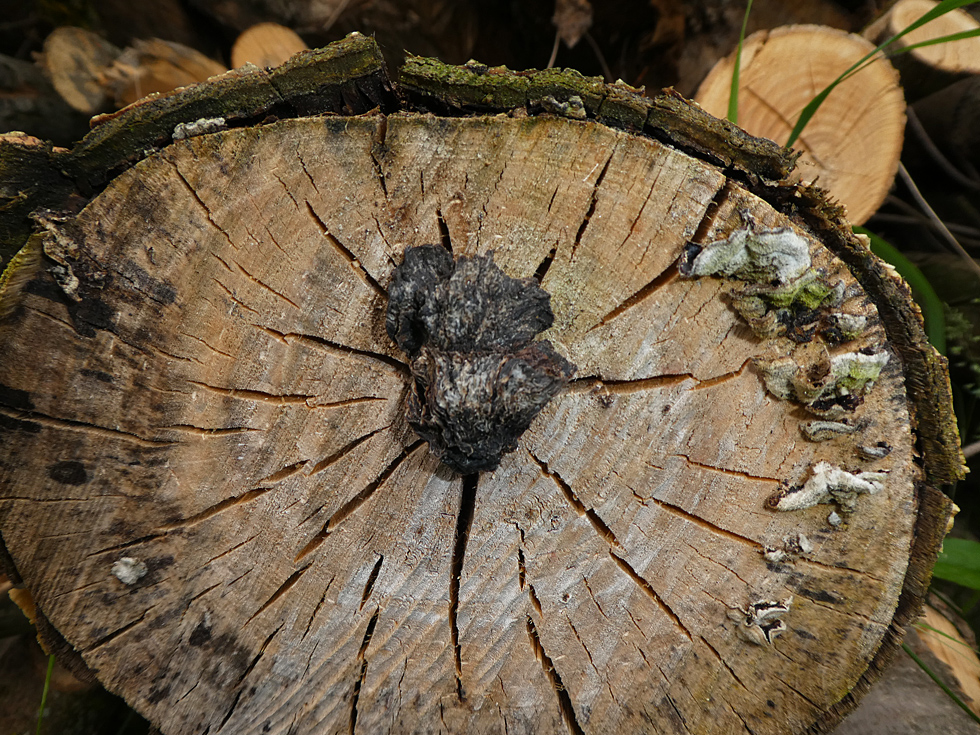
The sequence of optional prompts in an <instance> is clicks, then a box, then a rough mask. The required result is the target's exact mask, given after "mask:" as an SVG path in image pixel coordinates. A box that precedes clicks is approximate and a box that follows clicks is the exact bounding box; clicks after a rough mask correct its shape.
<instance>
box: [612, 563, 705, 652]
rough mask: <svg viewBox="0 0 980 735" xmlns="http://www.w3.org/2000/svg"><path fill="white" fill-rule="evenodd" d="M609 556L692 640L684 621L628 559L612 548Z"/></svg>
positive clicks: (692, 638) (691, 639) (690, 639)
mask: <svg viewBox="0 0 980 735" xmlns="http://www.w3.org/2000/svg"><path fill="white" fill-rule="evenodd" d="M609 556H610V557H612V560H613V561H614V562H616V566H618V567H619V568H620V569H622V570H623V571H624V572H625V573H626V576H628V577H629V578H630V579H632V580H633V582H635V583H636V586H637V587H639V588H640V589H641V590H642V591H643V593H644V594H645V595H646V596H647V597H649V598H650V599H651V600H653V602H654V604H656V606H657V607H659V608H660V610H661V612H663V613H664V615H666V616H667V617H668V618H670V619H671V620H672V621H673V622H674V625H676V626H677V628H678V629H679V630H680V631H681V632H682V633H683V634H684V635H685V636H686V637H687V639H688V640H689V641H693V640H694V637H693V636H692V635H691V631H689V630H688V629H687V626H685V625H684V623H682V622H681V619H680V618H679V617H677V613H675V612H674V611H673V610H671V609H670V606H669V605H668V604H667V603H666V602H664V601H663V599H661V597H660V595H659V594H657V591H656V590H655V589H654V588H653V585H652V584H650V583H649V582H648V581H647V580H645V579H644V578H643V577H641V576H640V575H639V574H638V573H637V571H636V570H635V569H633V567H632V566H631V565H630V563H629V562H628V561H626V560H625V559H624V558H622V557H621V556H617V555H616V554H615V553H613V551H612V550H610V551H609Z"/></svg>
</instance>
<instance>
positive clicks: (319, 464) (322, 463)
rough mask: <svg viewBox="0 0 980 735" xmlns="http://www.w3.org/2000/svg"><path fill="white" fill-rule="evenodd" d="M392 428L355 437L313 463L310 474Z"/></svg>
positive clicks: (383, 428) (382, 428)
mask: <svg viewBox="0 0 980 735" xmlns="http://www.w3.org/2000/svg"><path fill="white" fill-rule="evenodd" d="M390 428H391V424H389V425H388V426H382V427H381V428H380V429H375V430H374V431H372V432H369V433H367V434H365V435H364V436H360V437H358V438H357V439H355V440H354V441H352V442H350V443H349V444H346V445H344V446H343V447H341V448H340V449H338V450H337V451H336V452H334V453H333V454H331V455H329V456H328V457H324V458H323V459H321V460H320V461H319V462H317V463H316V464H315V465H313V469H311V470H310V472H309V475H310V476H313V475H315V474H317V473H319V472H323V471H324V470H325V469H327V467H329V466H330V465H332V464H334V463H335V462H337V461H338V460H340V459H342V458H343V456H344V455H345V454H347V453H348V452H351V451H353V450H354V449H356V448H357V447H358V446H359V445H360V444H363V443H364V442H366V441H367V440H368V439H370V438H371V437H372V436H374V435H375V434H377V433H379V432H382V431H384V430H385V429H390ZM304 522H305V521H304Z"/></svg>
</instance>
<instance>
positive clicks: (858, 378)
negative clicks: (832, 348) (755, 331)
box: [757, 352, 888, 441]
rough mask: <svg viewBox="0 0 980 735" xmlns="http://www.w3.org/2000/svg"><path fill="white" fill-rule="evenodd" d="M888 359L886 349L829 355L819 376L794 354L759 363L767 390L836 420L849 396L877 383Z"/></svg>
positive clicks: (778, 396) (864, 391)
mask: <svg viewBox="0 0 980 735" xmlns="http://www.w3.org/2000/svg"><path fill="white" fill-rule="evenodd" d="M887 363H888V353H887V352H874V353H872V354H870V355H867V354H865V353H863V352H845V353H844V354H841V355H836V356H834V357H832V358H830V360H829V361H827V363H826V364H825V366H823V369H822V370H820V371H819V373H822V376H821V377H819V378H814V377H813V373H814V369H813V367H810V368H806V367H804V366H801V365H799V364H797V362H796V361H795V360H794V359H793V358H791V357H783V358H780V359H778V360H773V361H772V362H768V363H757V364H758V365H759V369H760V370H761V371H762V379H763V382H764V383H765V386H766V390H768V391H769V392H770V393H772V394H773V395H774V396H776V397H777V398H780V399H783V400H795V401H798V402H799V403H802V404H803V405H804V406H806V407H807V408H808V409H809V410H810V411H811V413H815V414H817V415H818V416H822V417H824V418H827V419H831V420H833V419H839V418H840V417H841V416H843V414H844V413H846V411H847V410H848V409H847V408H846V404H847V403H848V398H849V397H851V396H855V397H860V396H863V395H864V394H865V393H867V392H868V391H869V390H871V388H873V387H874V384H875V381H876V380H877V379H878V376H880V375H881V370H882V368H884V366H885V365H886V364H887ZM835 423H836V422H835ZM824 428H828V427H824ZM828 438H829V437H828ZM816 441H819V440H816Z"/></svg>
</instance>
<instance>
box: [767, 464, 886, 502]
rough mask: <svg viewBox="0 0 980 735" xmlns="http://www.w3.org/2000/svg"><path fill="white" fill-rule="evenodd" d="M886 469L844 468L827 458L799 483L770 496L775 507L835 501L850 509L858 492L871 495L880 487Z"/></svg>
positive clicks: (884, 477) (882, 484)
mask: <svg viewBox="0 0 980 735" xmlns="http://www.w3.org/2000/svg"><path fill="white" fill-rule="evenodd" d="M887 477H888V473H887V472H857V473H853V472H847V471H846V470H842V469H841V468H840V467H835V466H834V465H832V464H830V463H829V462H818V463H817V464H815V465H814V466H813V468H812V470H811V475H810V478H809V479H808V480H807V481H806V483H804V485H803V487H801V488H798V489H791V490H789V491H788V492H784V493H781V494H780V495H779V496H777V497H774V498H771V499H770V502H769V505H770V507H772V508H774V509H775V510H781V511H790V510H803V509H804V508H812V507H813V506H814V505H819V504H821V503H837V505H838V506H839V507H840V510H841V511H844V512H850V511H853V510H854V508H855V506H856V505H857V499H858V496H859V495H864V494H867V495H874V494H875V493H877V492H878V491H880V490H881V489H882V488H883V487H884V482H885V480H886V479H887Z"/></svg>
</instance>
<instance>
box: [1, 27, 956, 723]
mask: <svg viewBox="0 0 980 735" xmlns="http://www.w3.org/2000/svg"><path fill="white" fill-rule="evenodd" d="M219 119H220V120H221V121H222V122H221V123H220V124H218V123H216V122H215V121H218V120H219ZM178 131H179V134H178V135H175V132H178ZM793 161H794V156H793V155H792V154H791V153H788V152H786V151H784V150H782V149H781V148H779V147H778V146H776V145H774V144H772V143H771V142H769V141H765V140H760V139H755V138H751V137H749V136H747V135H745V134H744V133H743V132H741V131H739V130H738V129H737V128H735V127H733V126H731V125H729V124H727V123H725V122H722V121H719V120H715V119H714V118H711V117H709V116H708V115H706V114H705V113H704V112H702V111H701V110H699V109H698V108H697V107H696V106H693V105H691V104H689V103H688V102H686V101H685V100H683V99H681V98H679V97H678V96H676V95H674V94H672V93H669V92H665V93H662V94H660V95H657V96H653V97H645V96H643V95H641V94H640V93H639V92H638V91H637V90H634V89H632V88H630V87H628V86H626V85H623V84H614V85H605V84H602V83H601V82H600V81H599V80H596V79H588V78H585V77H582V76H581V75H578V74H576V73H575V72H570V71H561V70H554V69H552V70H547V71H542V72H520V73H515V72H510V71H508V70H506V69H492V68H487V67H485V66H481V65H478V64H469V65H467V66H464V67H451V66H446V65H443V64H440V63H439V62H436V61H433V60H430V59H419V58H410V59H409V61H408V62H407V63H406V65H405V66H404V67H403V68H402V69H401V72H400V75H399V82H398V83H397V84H395V83H393V82H392V81H391V80H390V79H389V78H388V77H387V75H386V73H385V71H384V68H383V65H382V63H381V57H380V54H379V53H378V50H377V48H376V46H375V45H374V44H373V42H372V41H371V40H370V39H367V38H364V37H363V36H357V35H354V36H351V37H349V38H347V39H345V40H343V41H341V42H338V43H337V44H334V45H332V46H329V47H327V48H325V49H318V50H314V51H306V52H303V53H301V54H299V55H297V56H295V57H294V58H293V59H291V60H290V61H289V62H287V63H286V64H285V65H283V66H281V67H278V68H276V69H271V70H268V71H260V70H257V69H254V68H253V69H245V70H236V71H232V72H229V73H228V74H226V75H223V76H221V77H218V78H215V79H212V80H210V81H208V82H206V83H204V84H202V85H199V86H195V87H188V88H185V89H182V90H178V91H176V92H174V93H172V94H169V95H164V96H160V97H155V98H151V99H147V100H144V101H141V102H140V103H139V104H137V105H134V106H133V107H131V108H128V109H126V110H124V111H122V112H120V113H118V114H117V115H115V116H112V117H109V118H104V119H102V120H101V121H99V124H98V125H96V126H95V127H94V128H93V130H92V131H91V133H90V134H89V135H88V136H86V138H85V139H84V140H83V141H81V142H80V143H79V144H78V145H77V146H75V147H74V148H73V149H72V150H70V151H63V150H57V149H52V148H50V147H48V146H45V145H43V144H41V143H40V142H38V141H32V140H29V139H24V138H5V139H3V140H2V141H0V170H2V172H3V176H4V178H5V179H6V180H8V181H11V182H13V185H16V186H18V187H20V189H19V190H20V191H22V192H23V196H21V197H18V198H17V199H16V200H11V202H10V204H9V206H5V207H4V208H3V209H2V210H0V256H2V257H3V261H4V265H5V266H6V268H5V271H4V275H3V279H2V281H0V346H2V349H3V353H4V361H3V363H2V366H0V424H2V427H3V430H4V432H5V437H4V442H3V446H2V449H0V533H2V539H3V549H4V554H3V558H4V559H5V562H6V567H7V568H8V571H9V573H10V574H11V575H12V578H13V579H14V580H15V581H16V582H17V583H18V584H20V585H23V586H25V587H26V588H27V589H29V590H30V592H31V594H32V595H33V597H34V599H35V601H36V603H37V607H38V610H39V614H40V617H39V621H41V623H40V627H41V630H42V631H44V634H45V636H46V638H47V640H48V643H49V644H50V645H51V646H53V647H54V649H55V650H56V651H57V652H58V653H59V656H61V657H62V658H64V659H65V660H66V661H69V662H74V664H75V665H77V666H79V667H87V668H88V669H89V670H90V671H92V672H94V674H95V675H96V676H97V677H98V678H99V680H100V681H102V683H103V684H105V686H106V687H107V688H109V689H110V690H112V691H114V692H117V693H119V694H120V695H122V696H124V697H125V698H126V699H127V700H128V701H129V702H130V703H131V704H132V705H133V706H134V707H135V708H136V709H137V710H139V711H140V712H141V713H142V714H144V715H145V716H146V717H147V718H149V719H150V720H151V721H152V722H153V723H154V724H155V725H157V726H158V727H159V728H160V730H161V731H162V732H163V733H165V735H177V734H179V733H190V732H208V733H211V735H216V734H217V733H236V735H250V734H251V733H256V734H258V733H273V734H278V735H286V734H287V733H295V732H302V733H314V732H317V733H319V732H324V733H328V732H329V733H333V732H351V733H359V732H363V733H374V732H401V733H421V732H435V731H439V732H454V733H490V732H494V733H496V732H509V733H538V734H543V733H558V732H572V733H605V732H631V733H654V732H670V733H679V734H684V733H695V732H708V731H710V732H753V733H758V734H760V735H761V734H763V733H773V734H775V733H779V734H780V735H781V734H783V733H801V732H814V733H815V732H823V731H825V730H826V729H827V728H828V727H830V726H831V725H832V724H833V723H834V722H835V721H837V720H838V719H839V718H840V717H841V716H842V715H843V714H844V713H846V712H847V711H848V709H849V708H850V707H851V706H853V703H854V702H855V701H856V700H857V699H858V698H860V696H861V695H862V693H863V692H864V691H865V690H866V689H867V687H868V686H869V685H870V683H871V682H872V681H873V680H874V679H875V678H876V676H877V673H878V671H879V669H880V668H881V666H882V665H883V663H884V662H885V661H886V660H887V659H888V657H889V655H890V652H891V651H893V650H894V649H895V647H896V646H897V645H898V642H899V641H900V639H901V634H902V627H903V626H904V625H906V624H907V623H908V622H909V621H910V620H911V618H912V616H914V615H915V613H916V611H917V609H918V605H919V602H920V600H921V596H922V594H923V593H924V589H925V585H926V584H927V582H928V570H929V568H930V567H931V564H932V562H933V561H934V559H935V556H936V553H937V549H938V546H939V542H940V539H941V538H942V535H943V533H944V530H945V527H946V521H947V518H948V515H949V511H950V504H949V503H948V501H947V500H946V499H945V497H944V496H943V495H942V494H941V493H939V492H938V491H936V490H934V489H932V486H933V485H939V484H943V483H947V482H950V481H952V480H953V479H955V478H956V477H957V476H959V475H960V473H961V472H962V465H961V461H960V459H961V458H960V455H959V449H958V441H957V437H956V434H955V426H954V422H953V421H952V419H951V413H950V409H949V404H950V401H949V387H948V382H947V378H946V373H945V366H944V363H943V361H942V359H941V358H940V357H939V356H938V355H937V354H936V353H935V352H934V351H933V350H932V348H931V347H929V345H928V344H927V343H926V341H925V338H924V335H923V333H922V327H921V324H920V321H919V317H918V313H917V311H916V309H915V307H914V305H913V304H912V302H911V300H910V298H909V295H908V290H907V288H906V287H905V285H904V284H903V283H902V282H901V281H900V280H899V279H898V278H897V277H896V276H895V275H894V274H893V273H892V272H891V271H890V270H889V269H888V268H887V267H885V266H884V265H883V264H882V263H881V262H880V261H878V260H877V259H876V258H875V257H874V256H873V255H872V254H871V253H870V251H869V250H868V248H867V247H866V246H865V244H864V243H862V242H861V241H860V240H859V239H856V238H855V237H854V235H853V234H851V232H850V229H849V227H848V226H847V223H846V222H845V221H844V220H843V219H842V218H841V216H840V214H841V213H840V211H839V210H838V209H837V208H836V207H835V206H834V205H833V204H831V203H829V202H828V201H827V200H826V199H825V198H824V196H823V195H822V194H821V193H820V192H819V191H818V190H816V189H814V188H811V187H807V186H804V185H797V184H790V183H787V177H788V176H789V174H790V171H791V169H792V167H793ZM491 253H492V255H491ZM573 366H574V367H573ZM573 371H574V372H573ZM549 399H550V400H549ZM828 514H829V515H828Z"/></svg>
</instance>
